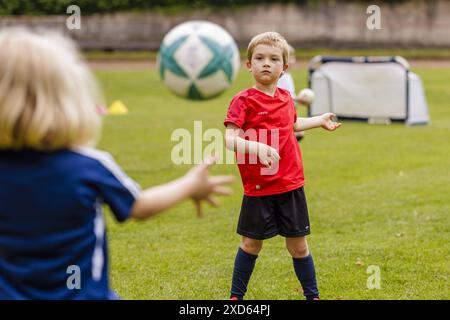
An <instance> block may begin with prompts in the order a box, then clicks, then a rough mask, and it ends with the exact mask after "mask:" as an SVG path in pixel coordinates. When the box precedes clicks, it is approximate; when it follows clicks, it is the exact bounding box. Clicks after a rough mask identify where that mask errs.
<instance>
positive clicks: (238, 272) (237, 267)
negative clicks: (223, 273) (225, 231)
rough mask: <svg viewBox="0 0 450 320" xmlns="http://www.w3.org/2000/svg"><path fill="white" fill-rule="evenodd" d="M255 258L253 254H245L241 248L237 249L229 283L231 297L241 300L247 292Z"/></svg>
mask: <svg viewBox="0 0 450 320" xmlns="http://www.w3.org/2000/svg"><path fill="white" fill-rule="evenodd" d="M256 258H258V256H255V255H253V254H250V253H247V252H245V251H244V250H242V249H241V248H239V249H238V252H237V254H236V260H235V262H234V270H233V280H232V282H231V297H236V298H238V299H242V298H243V297H244V295H245V293H246V292H247V285H248V282H249V281H250V276H251V275H252V272H253V268H254V267H255V262H256Z"/></svg>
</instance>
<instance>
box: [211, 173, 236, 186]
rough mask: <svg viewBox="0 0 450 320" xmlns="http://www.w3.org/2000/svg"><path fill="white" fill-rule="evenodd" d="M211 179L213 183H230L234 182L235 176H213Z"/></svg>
mask: <svg viewBox="0 0 450 320" xmlns="http://www.w3.org/2000/svg"><path fill="white" fill-rule="evenodd" d="M210 181H211V183H212V184H213V185H222V184H230V183H233V182H234V176H231V175H229V176H212V177H210Z"/></svg>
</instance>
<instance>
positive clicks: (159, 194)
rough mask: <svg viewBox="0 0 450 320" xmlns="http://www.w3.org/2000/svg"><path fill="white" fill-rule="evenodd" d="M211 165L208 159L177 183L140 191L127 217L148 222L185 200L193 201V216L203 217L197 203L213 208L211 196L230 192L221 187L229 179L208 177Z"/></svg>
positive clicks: (230, 180) (226, 188) (230, 178)
mask: <svg viewBox="0 0 450 320" xmlns="http://www.w3.org/2000/svg"><path fill="white" fill-rule="evenodd" d="M213 163H214V161H213V160H212V159H209V160H207V161H206V163H204V164H201V165H198V166H196V167H194V168H192V169H191V170H190V171H189V172H188V173H187V174H186V175H184V176H183V177H181V178H179V179H176V180H173V181H171V182H169V183H166V184H163V185H160V186H157V187H153V188H149V189H147V190H144V191H143V192H142V193H141V194H140V196H139V197H138V198H137V199H136V201H135V203H134V205H133V208H132V211H131V216H132V217H133V218H135V219H146V218H150V217H152V216H154V215H155V214H157V213H159V212H162V211H164V210H166V209H169V208H170V207H172V206H174V205H176V204H177V203H179V202H181V201H183V200H185V199H187V198H191V199H193V200H194V201H195V203H196V208H197V216H199V217H201V216H203V212H202V209H201V205H200V202H201V201H202V200H206V201H208V202H209V203H210V204H212V205H214V206H217V205H218V204H219V203H218V202H217V200H216V199H214V198H212V196H213V195H214V194H220V195H230V194H231V189H230V188H229V187H225V186H224V185H225V184H230V183H231V182H233V181H234V177H233V176H210V175H209V174H208V168H209V167H210V166H211V165H213Z"/></svg>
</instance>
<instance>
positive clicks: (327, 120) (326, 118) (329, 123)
mask: <svg viewBox="0 0 450 320" xmlns="http://www.w3.org/2000/svg"><path fill="white" fill-rule="evenodd" d="M321 117H322V123H321V124H320V126H321V127H322V128H324V129H325V130H328V131H334V130H336V129H337V128H339V127H340V126H341V123H340V122H335V121H333V118H336V115H335V114H334V113H330V112H329V113H324V114H323V115H322V116H321Z"/></svg>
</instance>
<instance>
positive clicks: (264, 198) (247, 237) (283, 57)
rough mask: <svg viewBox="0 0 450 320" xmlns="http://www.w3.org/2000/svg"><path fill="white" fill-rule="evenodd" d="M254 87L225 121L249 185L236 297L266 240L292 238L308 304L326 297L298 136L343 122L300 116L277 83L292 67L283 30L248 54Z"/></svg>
mask: <svg viewBox="0 0 450 320" xmlns="http://www.w3.org/2000/svg"><path fill="white" fill-rule="evenodd" d="M247 59H248V60H247V67H248V69H249V71H250V72H251V73H252V75H253V77H254V78H255V85H254V86H253V87H252V88H249V89H247V90H244V91H242V92H240V93H238V94H237V95H236V96H235V97H234V98H233V100H232V101H231V103H230V107H229V109H228V113H227V116H226V118H225V121H224V125H225V126H226V128H227V129H226V134H225V141H226V146H227V148H228V149H231V150H233V151H235V152H236V155H237V159H238V166H239V171H240V174H241V178H242V182H243V185H244V197H243V201H242V206H241V213H240V217H239V222H238V227H237V233H238V234H240V235H241V236H242V241H241V244H240V247H239V249H238V252H237V255H236V260H235V265H234V271H233V280H232V286H231V298H232V299H239V300H240V299H243V297H244V295H245V293H246V291H247V285H248V282H249V280H250V276H251V274H252V271H253V268H254V266H255V261H256V258H257V257H258V254H259V252H260V250H261V248H262V244H263V240H264V239H268V238H271V237H273V236H275V235H277V234H279V235H281V236H283V237H285V238H286V247H287V249H288V251H289V253H290V254H291V256H292V258H293V264H294V269H295V273H296V275H297V277H298V279H299V281H300V283H301V285H302V288H303V292H304V295H305V297H306V299H310V300H313V299H319V291H318V289H317V284H316V273H315V268H314V262H313V259H312V256H311V254H310V252H309V249H308V245H307V242H306V235H308V234H309V233H310V225H309V217H308V209H307V204H306V198H305V194H304V191H303V185H304V176H303V166H302V157H301V153H300V148H299V145H298V143H297V140H296V138H295V134H294V132H299V131H304V130H308V129H312V128H319V127H322V128H324V129H326V130H329V131H334V130H336V129H337V128H339V127H340V125H341V124H340V123H336V122H334V121H332V118H333V117H334V116H335V115H334V114H332V113H325V114H323V115H321V116H317V117H311V118H298V117H297V113H296V111H295V106H294V103H293V101H292V98H291V96H290V94H289V92H288V91H287V90H283V89H280V88H277V82H278V79H279V78H280V76H281V75H282V74H283V72H285V71H286V69H287V67H288V63H287V61H288V44H287V42H286V40H285V39H284V38H283V37H282V36H281V35H280V34H278V33H276V32H266V33H263V34H259V35H257V36H255V37H254V38H253V39H252V40H251V41H250V44H249V46H248V49H247Z"/></svg>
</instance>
